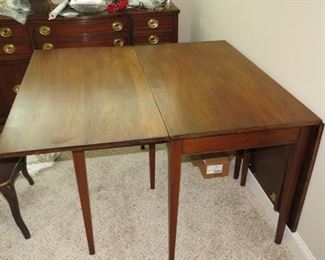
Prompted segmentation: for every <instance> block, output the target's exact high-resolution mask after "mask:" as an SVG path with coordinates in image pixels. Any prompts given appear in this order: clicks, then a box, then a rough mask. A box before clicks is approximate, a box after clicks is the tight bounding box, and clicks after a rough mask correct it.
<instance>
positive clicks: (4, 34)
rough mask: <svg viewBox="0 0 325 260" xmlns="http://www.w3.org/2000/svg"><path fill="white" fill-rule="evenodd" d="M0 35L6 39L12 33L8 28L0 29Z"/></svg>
mask: <svg viewBox="0 0 325 260" xmlns="http://www.w3.org/2000/svg"><path fill="white" fill-rule="evenodd" d="M0 35H1V36H2V37H4V38H8V37H10V36H11V35H12V31H11V29H10V28H9V27H1V28H0Z"/></svg>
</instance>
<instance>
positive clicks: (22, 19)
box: [0, 0, 31, 24]
mask: <svg viewBox="0 0 325 260" xmlns="http://www.w3.org/2000/svg"><path fill="white" fill-rule="evenodd" d="M0 1H1V2H0V15H3V16H8V17H10V18H12V19H14V20H16V21H17V22H19V23H21V24H25V23H26V19H27V16H28V15H29V14H30V11H31V7H30V3H29V2H28V0H0Z"/></svg>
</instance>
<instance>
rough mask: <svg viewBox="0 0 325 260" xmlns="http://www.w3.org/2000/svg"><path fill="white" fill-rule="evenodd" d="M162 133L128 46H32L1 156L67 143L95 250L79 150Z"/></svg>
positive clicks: (147, 140) (157, 139) (151, 139)
mask: <svg viewBox="0 0 325 260" xmlns="http://www.w3.org/2000/svg"><path fill="white" fill-rule="evenodd" d="M167 137H168V134H167V132H166V130H165V126H164V123H163V121H162V119H161V117H160V114H159V111H158V108H157V106H156V104H155V102H154V99H153V97H152V95H151V91H150V88H149V86H148V84H147V83H146V80H145V78H144V75H143V73H142V69H141V67H140V65H139V63H138V60H137V57H136V55H135V51H134V50H133V49H132V48H107V47H106V48H105V47H97V48H80V49H56V50H53V51H34V53H33V56H32V59H31V62H30V64H29V66H28V69H27V71H26V74H25V77H24V79H23V82H22V84H21V88H20V92H19V93H18V95H17V97H16V100H15V102H14V104H13V107H12V109H11V112H10V115H9V117H8V120H7V122H6V124H5V127H4V129H3V132H2V135H1V139H0V154H1V157H10V156H21V155H29V154H37V153H47V152H56V151H72V155H73V162H74V167H75V172H76V179H77V184H78V190H79V196H80V201H81V208H82V213H83V218H84V224H85V229H86V234H87V240H88V248H89V253H90V254H94V253H95V246H94V238H93V230H92V221H91V211H90V202H89V193H88V184H87V174H86V162H85V155H84V151H85V150H92V149H102V148H113V147H122V146H131V145H139V146H140V145H142V144H149V158H150V180H151V183H150V186H151V188H154V166H155V163H154V160H155V149H154V147H155V144H156V143H161V142H165V141H166V140H167Z"/></svg>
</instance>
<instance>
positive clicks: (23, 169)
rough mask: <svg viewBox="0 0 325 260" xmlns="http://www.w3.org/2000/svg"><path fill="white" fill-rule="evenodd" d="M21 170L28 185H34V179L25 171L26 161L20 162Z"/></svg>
mask: <svg viewBox="0 0 325 260" xmlns="http://www.w3.org/2000/svg"><path fill="white" fill-rule="evenodd" d="M21 172H22V173H23V175H24V177H25V178H26V179H27V181H28V182H29V184H30V185H34V180H33V179H32V177H30V175H29V173H28V171H27V165H26V162H22V168H21Z"/></svg>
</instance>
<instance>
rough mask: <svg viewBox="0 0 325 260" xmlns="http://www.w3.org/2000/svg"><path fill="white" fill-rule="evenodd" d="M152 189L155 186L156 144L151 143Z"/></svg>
mask: <svg viewBox="0 0 325 260" xmlns="http://www.w3.org/2000/svg"><path fill="white" fill-rule="evenodd" d="M149 165H150V189H154V188H155V166H156V145H155V144H149Z"/></svg>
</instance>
